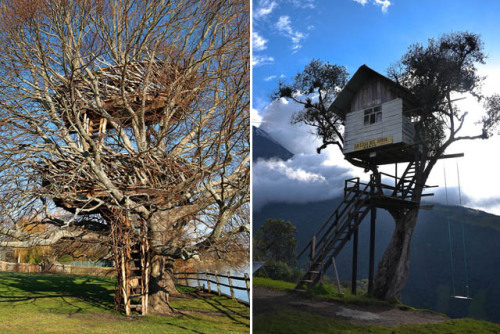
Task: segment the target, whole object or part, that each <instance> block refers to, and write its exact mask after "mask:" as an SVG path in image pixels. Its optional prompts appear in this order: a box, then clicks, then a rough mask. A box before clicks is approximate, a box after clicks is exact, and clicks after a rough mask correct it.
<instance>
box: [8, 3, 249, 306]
mask: <svg viewBox="0 0 500 334" xmlns="http://www.w3.org/2000/svg"><path fill="white" fill-rule="evenodd" d="M0 11H1V13H0V14H1V15H0V73H1V76H0V85H1V87H0V100H1V102H0V128H1V131H2V132H1V134H2V135H1V136H0V141H1V142H0V175H1V179H0V184H1V185H0V187H1V191H2V199H1V201H0V206H1V215H2V218H3V220H4V221H6V222H8V223H6V224H3V225H2V226H0V234H1V235H3V236H4V237H3V238H0V245H6V246H14V247H27V246H32V245H50V244H54V243H57V242H59V241H62V240H68V239H69V240H72V239H79V240H80V241H83V242H89V243H92V242H98V243H104V244H106V243H107V244H108V245H110V246H111V245H115V246H116V240H115V239H114V237H115V236H116V235H117V234H116V232H117V231H118V230H119V231H121V232H120V233H122V234H121V236H122V237H123V236H126V238H129V239H130V240H137V239H138V238H139V237H141V236H142V237H144V236H147V238H148V240H149V243H150V245H151V252H152V257H153V258H152V272H151V284H150V295H151V296H150V298H149V301H150V306H151V307H152V308H153V310H155V311H160V312H163V311H166V310H168V308H165V303H166V302H167V298H168V294H172V293H175V292H176V290H175V287H174V286H173V282H172V280H171V278H170V276H169V275H168V273H167V272H166V271H165V270H164V268H165V262H166V261H171V260H172V259H175V258H181V257H182V258H186V257H189V256H192V255H193V254H195V253H197V252H199V251H200V250H203V251H205V250H207V249H209V248H210V247H211V246H212V245H213V244H217V242H218V240H222V239H223V238H225V237H228V235H230V234H238V233H247V231H248V229H247V228H241V226H240V227H238V228H233V229H231V230H228V228H227V226H229V225H230V224H233V223H234V219H233V216H234V214H235V212H236V211H237V210H239V209H240V208H243V207H244V206H246V205H247V203H248V199H249V195H248V189H249V187H248V184H249V142H248V141H249V133H248V128H249V117H248V110H249V47H248V39H249V21H248V20H249V4H248V3H247V1H244V0H226V1H224V0H217V1H193V0H182V1H167V0H159V1H155V0H110V1H102V0H80V1H66V0H44V1H31V0H15V1H2V3H1V8H0ZM56 207H59V208H63V209H64V210H65V212H66V214H65V215H64V216H62V217H61V215H57V214H54V212H55V211H56ZM214 211H215V215H216V217H217V218H216V219H209V216H210V215H213V214H214ZM19 217H31V218H32V219H33V221H36V222H39V223H41V224H42V223H43V224H49V225H51V226H52V228H50V229H47V230H46V231H45V232H43V233H33V234H30V235H27V234H25V233H23V232H22V231H20V230H18V229H16V228H15V226H16V225H15V222H16V221H17V220H18V219H19ZM243 223H244V224H248V222H247V221H245V222H243ZM201 226H203V228H202V227H201ZM201 231H202V233H201ZM112 236H113V237H112Z"/></svg>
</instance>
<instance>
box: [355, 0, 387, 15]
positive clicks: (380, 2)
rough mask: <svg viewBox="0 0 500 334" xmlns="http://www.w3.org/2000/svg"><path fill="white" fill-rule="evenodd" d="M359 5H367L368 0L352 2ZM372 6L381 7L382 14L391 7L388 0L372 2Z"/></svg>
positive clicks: (373, 0)
mask: <svg viewBox="0 0 500 334" xmlns="http://www.w3.org/2000/svg"><path fill="white" fill-rule="evenodd" d="M353 1H355V2H357V3H359V4H361V5H363V6H364V5H366V4H367V3H368V0H353ZM372 4H374V5H377V6H381V7H382V8H381V9H382V13H387V9H388V8H389V6H390V5H391V1H390V0H372Z"/></svg>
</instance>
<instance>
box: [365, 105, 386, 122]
mask: <svg viewBox="0 0 500 334" xmlns="http://www.w3.org/2000/svg"><path fill="white" fill-rule="evenodd" d="M379 122H382V107H381V106H377V107H373V108H368V109H365V122H364V124H365V125H370V124H375V123H379Z"/></svg>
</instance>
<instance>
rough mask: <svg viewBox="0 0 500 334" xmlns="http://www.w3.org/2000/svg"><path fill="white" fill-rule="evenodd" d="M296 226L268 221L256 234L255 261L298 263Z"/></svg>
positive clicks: (278, 221) (273, 220)
mask: <svg viewBox="0 0 500 334" xmlns="http://www.w3.org/2000/svg"><path fill="white" fill-rule="evenodd" d="M295 232H296V228H295V226H294V225H293V224H292V223H290V222H285V221H284V220H277V219H268V220H267V221H266V222H265V224H264V225H262V226H261V227H260V228H259V229H258V230H257V231H256V233H255V234H254V236H253V238H254V259H255V260H257V261H266V262H267V261H270V262H283V263H286V264H289V265H294V264H295V263H296V257H297V255H296V253H295V248H296V247H297V240H296V239H295Z"/></svg>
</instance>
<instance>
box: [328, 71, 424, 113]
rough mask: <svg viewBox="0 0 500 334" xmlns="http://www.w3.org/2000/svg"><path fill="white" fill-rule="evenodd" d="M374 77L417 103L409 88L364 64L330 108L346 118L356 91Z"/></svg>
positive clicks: (399, 94)
mask: <svg viewBox="0 0 500 334" xmlns="http://www.w3.org/2000/svg"><path fill="white" fill-rule="evenodd" d="M374 77H375V78H378V79H380V80H382V81H383V82H384V83H386V84H387V85H388V86H390V87H392V88H394V90H395V92H396V95H398V96H399V97H401V98H403V99H406V100H409V101H411V102H413V104H415V98H414V96H413V94H412V93H411V92H410V91H409V90H408V89H406V88H404V87H403V86H401V85H400V84H398V83H396V82H394V81H392V80H391V79H389V78H387V77H385V76H383V75H382V74H380V73H378V72H376V71H374V70H372V69H371V68H369V67H368V66H366V65H362V66H361V67H360V68H358V70H357V71H356V73H354V75H353V76H352V78H351V79H350V80H349V82H347V84H346V85H345V87H344V88H343V89H342V91H341V92H340V93H339V95H338V96H337V98H336V99H335V101H333V103H332V104H331V105H330V108H329V110H330V111H334V112H335V113H336V114H338V115H340V116H341V117H342V119H345V115H346V114H347V113H348V112H350V111H351V110H350V109H351V101H352V99H353V98H354V96H355V95H356V93H357V92H358V91H359V90H360V89H361V87H362V86H363V85H364V84H365V83H366V82H367V81H368V80H369V79H371V78H374Z"/></svg>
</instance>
